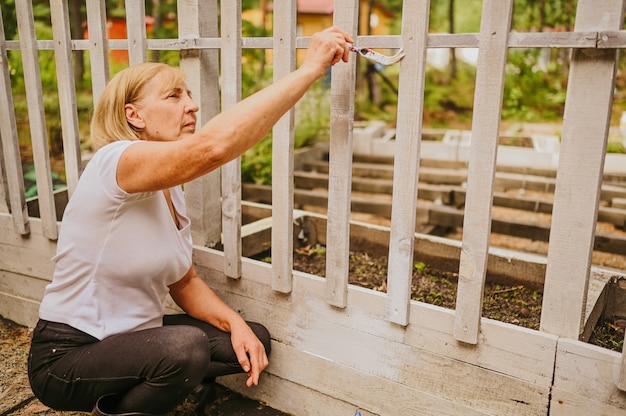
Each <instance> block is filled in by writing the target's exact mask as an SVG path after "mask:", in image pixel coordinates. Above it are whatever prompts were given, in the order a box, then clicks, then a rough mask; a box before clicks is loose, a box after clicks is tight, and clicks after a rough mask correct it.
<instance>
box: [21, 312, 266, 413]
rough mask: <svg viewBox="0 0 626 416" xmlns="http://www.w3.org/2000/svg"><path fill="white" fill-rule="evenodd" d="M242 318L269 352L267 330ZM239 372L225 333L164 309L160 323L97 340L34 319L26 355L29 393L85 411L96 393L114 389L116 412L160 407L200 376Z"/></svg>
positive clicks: (174, 401)
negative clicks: (116, 402)
mask: <svg viewBox="0 0 626 416" xmlns="http://www.w3.org/2000/svg"><path fill="white" fill-rule="evenodd" d="M248 324H249V325H250V327H251V328H252V330H253V331H254V332H255V333H256V335H257V337H258V338H259V339H260V340H261V342H263V344H264V345H265V351H266V353H267V354H268V355H269V353H270V336H269V333H268V331H267V329H266V328H265V327H264V326H262V325H260V324H257V323H253V322H249V323H248ZM240 372H243V370H242V368H241V366H240V365H239V362H238V360H237V356H236V355H235V352H234V351H233V348H232V344H231V340H230V334H229V333H226V332H223V331H221V330H219V329H217V328H215V327H213V326H211V325H209V324H206V323H204V322H201V321H199V320H196V319H194V318H191V317H189V316H188V315H167V316H165V317H164V318H163V326H162V327H159V328H152V329H146V330H142V331H137V332H131V333H126V334H119V335H114V336H111V337H108V338H105V339H104V340H102V341H99V340H98V339H96V338H94V337H92V336H91V335H88V334H86V333H84V332H82V331H79V330H77V329H75V328H73V327H71V326H69V325H65V324H60V323H55V322H49V321H44V320H40V321H39V322H38V323H37V326H36V327H35V330H34V332H33V340H32V343H31V349H30V354H29V357H28V376H29V380H30V385H31V388H32V389H33V393H34V394H35V396H36V397H37V398H38V399H39V400H40V401H41V402H42V403H43V404H45V405H46V406H49V407H51V408H53V409H57V410H77V411H86V412H89V411H91V410H92V409H93V407H94V405H95V403H96V401H97V400H98V399H99V398H100V397H102V396H104V395H107V394H113V393H118V394H122V398H121V401H120V403H119V405H118V409H120V411H124V412H142V413H151V414H159V413H166V412H169V411H171V410H173V409H174V408H175V407H176V406H177V405H178V404H180V403H181V402H182V401H183V400H184V399H185V397H186V396H187V395H188V394H189V393H190V392H191V391H192V390H193V389H194V387H196V386H197V385H198V384H200V383H201V382H202V381H203V380H207V379H213V378H215V377H218V376H223V375H227V374H234V373H240Z"/></svg>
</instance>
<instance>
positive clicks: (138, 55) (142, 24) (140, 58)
mask: <svg viewBox="0 0 626 416" xmlns="http://www.w3.org/2000/svg"><path fill="white" fill-rule="evenodd" d="M191 16H193V15H191ZM126 36H127V37H128V60H129V63H130V64H131V65H135V64H140V63H142V62H146V61H147V60H148V49H147V42H146V5H145V3H144V2H143V1H137V0H126Z"/></svg>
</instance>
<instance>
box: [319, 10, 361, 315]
mask: <svg viewBox="0 0 626 416" xmlns="http://www.w3.org/2000/svg"><path fill="white" fill-rule="evenodd" d="M358 10H359V2H358V0H336V1H335V12H334V15H333V19H334V24H335V26H338V27H340V28H342V29H343V30H345V31H347V32H348V33H350V34H351V35H352V36H353V37H356V34H357V30H358V23H359V19H358V17H359V13H358ZM356 59H357V57H355V56H351V57H350V62H349V64H339V65H335V66H333V68H332V85H331V90H330V94H331V106H330V154H329V175H328V176H329V177H328V222H327V234H326V235H327V237H326V239H327V243H326V297H327V300H328V303H329V304H331V305H333V306H337V307H339V308H345V307H346V302H347V297H348V271H349V261H350V258H349V250H350V192H351V191H352V129H353V124H354V88H355V86H354V81H355V68H356Z"/></svg>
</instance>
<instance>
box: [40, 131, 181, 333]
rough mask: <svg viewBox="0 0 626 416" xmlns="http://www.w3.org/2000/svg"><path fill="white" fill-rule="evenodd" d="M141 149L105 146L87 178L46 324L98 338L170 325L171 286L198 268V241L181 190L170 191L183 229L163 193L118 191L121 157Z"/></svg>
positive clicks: (67, 224) (68, 213)
mask: <svg viewBox="0 0 626 416" xmlns="http://www.w3.org/2000/svg"><path fill="white" fill-rule="evenodd" d="M141 143H143V142H141V141H119V142H114V143H111V144H108V145H106V146H104V147H103V148H101V149H100V150H98V151H97V152H96V154H95V155H94V157H93V159H92V160H91V161H90V162H89V164H88V165H87V167H86V168H85V170H84V172H83V173H82V175H81V178H80V181H79V183H78V186H77V187H76V190H75V191H74V193H73V194H72V197H71V199H70V202H69V204H68V205H67V208H66V210H65V213H64V216H63V221H62V223H61V230H60V235H59V240H58V245H57V254H56V255H55V256H54V257H53V258H52V260H53V261H54V262H55V263H56V268H55V271H54V276H53V279H52V283H50V284H49V285H48V286H47V287H46V290H45V293H44V297H43V300H42V302H41V307H40V310H39V316H40V318H42V319H45V320H48V321H54V322H60V323H65V324H68V325H71V326H73V327H74V328H76V329H79V330H81V331H83V332H86V333H88V334H90V335H92V336H94V337H96V338H98V339H104V338H106V337H108V336H110V335H113V334H118V333H123V332H131V331H137V330H140V329H146V328H154V327H158V326H161V325H162V324H163V322H162V321H163V319H162V318H163V314H164V311H165V302H166V297H167V295H168V293H169V289H168V287H167V286H168V285H171V284H172V283H175V282H177V281H178V280H180V279H181V278H182V277H183V276H184V275H185V273H186V272H187V271H188V270H189V268H190V267H191V254H192V241H191V233H190V229H189V218H187V217H186V212H185V201H184V197H183V193H182V189H181V187H180V186H177V187H174V188H171V189H170V194H171V199H172V203H173V205H174V207H175V210H176V212H177V215H178V221H179V224H180V229H178V228H177V227H176V224H175V223H174V221H173V219H172V215H171V212H170V210H169V207H168V205H167V202H166V200H165V196H164V194H163V192H161V191H158V192H144V193H135V194H129V193H127V192H125V191H123V190H122V189H121V188H120V187H119V185H118V184H117V179H116V171H117V165H118V162H119V160H120V156H121V155H122V153H123V152H124V150H125V149H126V148H127V147H128V146H130V145H135V146H141V145H142V144H141Z"/></svg>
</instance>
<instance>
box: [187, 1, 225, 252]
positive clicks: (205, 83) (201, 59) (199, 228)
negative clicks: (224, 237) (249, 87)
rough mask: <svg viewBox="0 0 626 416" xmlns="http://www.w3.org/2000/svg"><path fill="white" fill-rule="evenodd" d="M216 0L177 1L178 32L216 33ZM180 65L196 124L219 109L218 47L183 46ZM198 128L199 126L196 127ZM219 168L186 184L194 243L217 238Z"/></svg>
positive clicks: (191, 35)
mask: <svg viewBox="0 0 626 416" xmlns="http://www.w3.org/2000/svg"><path fill="white" fill-rule="evenodd" d="M217 17H218V12H217V0H210V1H198V0H193V1H192V0H189V1H184V2H183V1H179V2H178V35H179V37H180V38H181V39H189V38H191V39H197V38H201V37H213V38H216V37H217V36H218V19H217ZM180 57H181V61H180V67H181V69H182V70H183V71H184V72H185V73H186V74H187V85H188V86H189V88H190V89H191V91H193V93H194V99H195V100H196V102H197V103H198V104H199V107H200V109H199V110H198V123H199V126H202V125H204V124H206V123H207V122H208V121H209V120H210V119H211V118H213V117H214V116H215V115H217V113H218V112H219V108H220V105H219V99H220V88H219V51H218V50H216V49H205V50H197V49H195V50H194V49H191V50H182V51H181V52H180ZM198 128H199V127H198ZM220 181H221V178H220V170H219V169H216V170H214V171H213V172H210V173H208V174H206V175H204V176H202V177H200V178H197V179H195V180H194V181H191V182H190V183H187V184H185V201H186V204H187V215H188V216H189V218H190V219H191V236H192V238H193V242H194V244H197V245H200V246H204V247H213V246H215V245H216V244H217V243H219V242H220V239H221V232H222V205H221V201H220V198H219V196H220V194H221V184H220Z"/></svg>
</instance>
